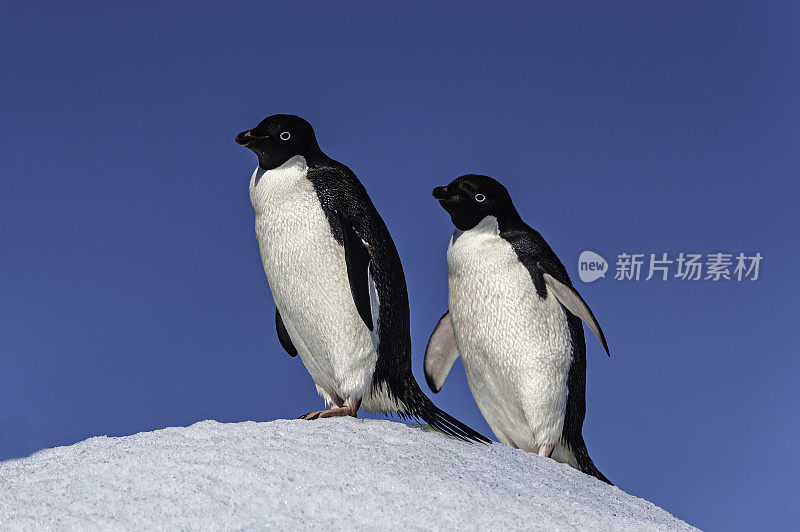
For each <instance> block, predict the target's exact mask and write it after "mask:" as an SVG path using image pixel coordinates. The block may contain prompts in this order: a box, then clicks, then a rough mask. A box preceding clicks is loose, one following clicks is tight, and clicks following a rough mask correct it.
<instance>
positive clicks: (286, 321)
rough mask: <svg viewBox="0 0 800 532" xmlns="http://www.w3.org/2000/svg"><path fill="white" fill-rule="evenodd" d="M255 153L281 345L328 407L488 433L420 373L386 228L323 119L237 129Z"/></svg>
mask: <svg viewBox="0 0 800 532" xmlns="http://www.w3.org/2000/svg"><path fill="white" fill-rule="evenodd" d="M235 140H236V142H237V143H238V144H240V145H241V146H244V147H246V148H248V149H249V150H251V151H252V152H253V153H255V155H256V156H257V157H258V166H257V167H256V169H255V171H254V172H253V174H252V176H251V178H250V201H251V203H252V206H253V210H254V212H255V232H256V237H257V240H258V245H259V249H260V252H261V260H262V262H263V265H264V271H265V272H266V275H267V282H268V284H269V288H270V290H271V292H272V297H273V299H274V301H275V306H276V312H275V327H276V329H277V334H278V339H279V341H280V344H281V346H282V347H283V348H284V350H285V351H286V352H287V353H288V354H289V355H290V356H297V355H299V356H300V360H302V362H303V364H304V365H305V367H306V369H307V370H308V372H309V374H310V375H311V378H312V379H313V381H314V384H315V385H316V388H317V392H318V393H319V395H320V396H321V397H322V399H323V400H324V402H325V404H326V406H327V408H326V409H324V410H320V411H317V412H310V413H308V414H305V415H304V416H301V419H318V418H326V417H335V416H353V417H355V416H356V413H357V411H358V410H359V408H363V409H365V410H368V411H371V412H380V413H391V412H394V413H397V414H398V415H400V416H401V417H402V418H408V417H411V418H418V419H422V420H423V421H425V422H426V423H428V424H429V425H431V426H432V427H434V428H436V429H438V430H440V431H442V432H444V433H447V434H450V435H452V436H455V437H457V438H460V439H463V440H471V441H480V442H487V443H488V442H490V440H489V439H488V438H486V437H484V436H483V435H481V434H480V433H478V432H476V431H475V430H473V429H471V428H470V427H468V426H466V425H465V424H463V423H461V422H460V421H458V420H456V419H455V418H453V417H451V416H450V415H449V414H447V413H445V412H443V411H442V410H440V409H439V408H437V407H436V406H435V405H434V404H433V402H432V401H431V400H430V399H429V398H428V397H427V396H426V395H425V394H424V393H423V392H422V390H421V389H420V387H419V385H418V384H417V382H416V380H415V379H414V376H413V374H412V372H411V335H410V326H409V308H408V293H407V291H406V282H405V277H404V274H403V267H402V265H401V263H400V257H399V256H398V253H397V248H396V247H395V245H394V242H393V241H392V237H391V235H390V234H389V230H388V229H387V228H386V225H385V224H384V222H383V219H382V218H381V216H380V215H379V214H378V211H377V210H376V209H375V206H374V205H373V204H372V201H371V200H370V197H369V196H368V195H367V191H366V189H365V188H364V186H363V185H362V184H361V182H360V181H359V180H358V178H356V176H355V174H354V173H353V172H352V171H351V170H350V168H348V167H347V166H345V165H344V164H342V163H340V162H337V161H335V160H333V159H331V158H330V157H328V156H327V155H325V153H323V151H322V150H321V149H320V147H319V144H318V143H317V139H316V135H315V134H314V129H313V128H312V127H311V124H309V123H308V122H307V121H306V120H304V119H302V118H300V117H298V116H294V115H284V114H278V115H272V116H269V117H267V118H265V119H264V120H263V121H261V122H260V123H259V124H258V125H257V126H256V127H254V128H252V129H248V130H247V131H243V132H242V133H239V134H238V135H237V136H236V139H235Z"/></svg>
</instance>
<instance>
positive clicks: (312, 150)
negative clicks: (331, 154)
mask: <svg viewBox="0 0 800 532" xmlns="http://www.w3.org/2000/svg"><path fill="white" fill-rule="evenodd" d="M236 143H237V144H241V145H242V146H244V147H245V148H247V149H249V150H252V151H253V153H255V154H256V155H257V156H258V166H260V167H261V168H262V169H263V170H272V169H273V168H277V167H279V166H280V165H282V164H283V163H285V162H286V161H288V160H289V159H291V158H292V157H294V156H295V155H302V156H303V157H305V158H306V159H309V158H311V157H314V156H317V155H321V154H322V152H321V151H320V149H319V145H318V144H317V137H316V136H315V135H314V128H312V127H311V124H309V123H308V122H306V121H305V120H303V119H302V118H300V117H299V116H294V115H272V116H268V117H267V118H265V119H264V120H262V121H261V123H259V124H258V125H257V126H256V127H254V128H253V129H248V130H247V131H242V132H241V133H239V134H238V135H236Z"/></svg>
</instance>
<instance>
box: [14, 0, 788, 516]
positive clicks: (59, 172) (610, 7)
mask: <svg viewBox="0 0 800 532" xmlns="http://www.w3.org/2000/svg"><path fill="white" fill-rule="evenodd" d="M563 4H564V3H550V4H546V3H523V2H519V3H493V5H492V6H491V7H489V6H485V5H480V4H469V3H467V4H465V3H463V2H459V3H444V2H442V3H437V4H436V5H429V4H428V3H404V4H402V5H401V4H395V5H390V4H388V3H372V2H357V3H356V2H351V3H321V2H306V3H302V4H294V3H291V4H290V3H274V4H269V3H263V2H249V3H247V2H243V3H236V4H235V5H230V4H226V5H225V6H223V5H207V6H204V5H202V4H198V3H182V4H181V3H169V4H164V5H156V4H153V5H151V6H143V5H142V4H140V3H137V4H128V5H116V6H112V5H110V4H108V3H99V2H98V3H93V4H80V5H77V6H70V7H66V6H65V5H63V4H61V3H37V4H35V5H33V4H28V5H23V4H19V3H15V4H10V3H8V4H5V5H4V7H3V8H2V16H1V17H0V28H1V29H2V31H0V43H1V44H2V50H3V54H2V56H0V66H1V67H2V72H3V74H4V75H3V78H4V82H3V83H2V85H0V95H2V102H3V103H2V106H3V119H2V121H0V131H2V137H0V138H2V157H3V172H2V184H3V189H4V192H3V193H2V194H0V243H2V247H3V249H4V253H5V258H4V260H2V261H0V277H1V278H2V279H3V282H2V283H0V323H1V324H2V325H0V331H1V332H0V352H2V355H1V356H2V367H3V369H2V371H0V438H1V439H0V458H9V457H15V456H22V455H25V454H28V453H30V452H33V451H35V450H37V449H41V448H44V447H51V446H56V445H64V444H70V443H74V442H76V441H80V440H82V439H85V438H87V437H90V436H96V435H103V434H107V435H126V434H131V433H135V432H138V431H143V430H153V429H157V428H161V427H165V426H174V425H188V424H191V423H193V422H195V421H198V420H203V419H217V420H220V421H228V422H235V421H243V420H271V419H276V418H291V417H296V416H297V415H299V414H302V413H304V412H307V411H310V410H312V409H317V408H319V407H320V406H321V401H320V400H319V398H318V397H317V395H316V393H315V391H314V387H313V384H312V382H311V380H310V377H309V376H308V373H307V372H306V371H305V369H304V368H303V366H302V364H301V363H300V361H299V360H298V359H293V358H290V357H288V356H287V355H286V354H285V353H284V352H283V351H282V350H281V348H280V345H279V344H278V340H277V337H276V335H275V331H274V326H273V312H274V306H273V303H272V300H271V297H270V295H269V293H268V289H267V285H266V278H265V276H264V272H263V270H262V267H261V263H260V260H259V255H258V249H257V244H256V241H255V236H254V231H253V213H252V209H251V207H250V204H249V199H248V193H247V184H248V180H249V176H250V173H251V172H252V170H253V168H254V166H255V158H254V156H253V155H252V154H251V153H249V152H248V151H247V150H244V149H242V148H241V147H239V146H237V145H236V144H234V142H233V137H234V135H235V134H236V133H237V132H239V131H241V130H243V129H246V128H248V127H251V126H253V125H255V124H256V123H257V122H258V121H260V120H261V119H262V118H263V117H265V116H266V115H269V114H273V113H295V114H299V115H301V116H304V117H305V118H307V119H308V120H309V121H311V123H312V124H313V125H314V126H315V128H316V130H317V135H318V138H319V141H320V144H321V146H322V147H323V149H324V150H325V151H326V152H327V153H328V154H329V155H331V156H332V157H333V158H335V159H338V160H340V161H342V162H344V163H345V164H347V165H349V166H350V167H351V168H352V169H353V170H354V171H355V172H356V174H357V175H358V176H359V177H360V178H361V180H362V182H363V183H364V184H365V186H366V187H367V189H368V191H369V192H370V194H371V196H372V198H373V200H374V202H375V204H376V206H377V207H378V209H379V210H380V212H381V213H382V215H383V217H384V219H385V220H386V222H387V225H388V226H389V228H390V230H391V231H392V234H393V235H394V238H395V242H396V243H397V246H398V249H399V251H400V255H401V257H402V259H403V265H404V268H405V271H406V276H407V280H408V286H409V290H410V300H411V319H412V338H413V342H414V370H415V373H416V375H417V379H418V380H419V381H420V382H421V383H423V386H424V378H423V375H422V357H423V351H424V346H425V343H426V341H427V338H428V335H429V334H430V331H431V330H432V328H433V326H434V325H435V323H436V320H437V319H438V317H439V316H440V315H441V313H442V311H443V310H444V308H445V307H446V299H447V295H446V265H445V256H444V254H445V248H446V245H447V241H448V238H449V234H450V232H451V230H452V226H451V224H450V221H449V219H448V217H447V215H446V213H445V212H444V211H443V210H442V209H441V208H440V207H439V206H438V205H437V204H436V202H435V201H434V200H433V199H432V198H431V197H430V190H431V189H432V188H433V186H435V185H439V184H445V183H447V182H448V181H450V180H451V179H452V178H454V177H456V176H457V175H460V174H462V173H467V172H476V173H486V174H489V175H492V176H494V177H496V178H498V179H499V180H500V181H502V182H503V183H504V184H506V186H507V187H508V188H509V189H510V191H511V194H512V197H513V198H514V199H515V201H516V204H517V206H518V208H519V210H520V212H521V213H522V215H523V217H524V218H525V220H526V221H527V222H528V223H529V224H530V225H532V226H533V227H535V228H537V229H538V230H540V232H542V234H543V235H544V236H545V238H546V239H548V241H549V242H550V244H551V245H552V246H553V248H554V249H555V251H556V252H557V253H558V254H559V256H560V257H561V259H562V261H563V262H564V263H565V265H566V266H567V269H568V271H569V272H570V274H571V275H572V276H573V280H574V281H575V283H576V285H577V286H578V288H579V289H580V291H581V293H582V294H583V296H584V298H585V299H586V300H587V301H588V302H589V304H590V305H591V307H592V309H593V310H594V312H595V314H596V315H597V317H598V319H599V321H600V323H601V325H602V326H603V329H604V331H605V333H606V336H607V338H608V342H609V346H610V348H611V352H612V355H613V356H612V357H611V358H610V359H608V358H607V357H605V355H604V354H603V352H602V348H601V347H600V345H599V343H598V342H597V341H595V340H594V338H591V337H590V338H589V342H588V345H589V350H588V353H587V357H588V365H589V368H588V390H587V396H588V400H587V405H588V414H587V418H586V424H585V426H584V435H585V437H586V440H587V443H588V446H589V450H590V452H591V455H592V457H593V458H594V460H595V462H596V463H597V465H598V466H599V467H600V469H601V470H602V471H603V472H604V473H605V474H606V475H607V476H608V477H609V478H610V479H612V480H613V481H614V482H615V483H617V484H618V485H619V486H620V487H621V488H623V489H625V490H626V491H628V492H630V493H633V494H635V495H638V496H641V497H645V498H648V499H650V500H652V501H653V502H655V503H657V504H659V505H661V506H663V507H665V508H667V509H668V510H669V511H671V512H673V513H674V514H675V515H677V516H678V517H681V518H683V519H686V520H688V521H689V522H691V523H693V524H696V525H698V526H701V527H704V528H710V529H727V530H734V529H751V528H754V527H763V526H772V527H789V526H790V523H793V522H794V521H795V515H794V510H795V509H796V508H795V505H796V499H797V494H798V488H800V485H799V483H798V480H797V478H798V473H800V471H798V468H797V465H796V460H794V455H795V453H796V447H797V443H796V442H797V439H798V436H800V431H799V430H798V428H797V423H796V419H797V414H796V408H797V406H798V400H797V397H796V386H795V380H796V378H797V375H798V370H800V363H798V356H797V353H796V351H797V348H796V344H797V340H798V334H797V329H796V321H797V318H798V313H797V305H796V304H795V303H794V301H793V299H794V298H796V297H797V296H798V290H797V288H798V283H797V281H796V275H797V274H796V268H797V264H798V263H800V253H798V250H797V245H796V243H797V238H796V236H795V234H794V233H795V232H796V231H797V227H798V218H797V214H796V201H797V193H798V187H797V185H796V177H797V169H798V167H800V164H799V163H800V155H798V153H799V152H798V149H797V145H798V140H800V126H799V124H800V120H798V119H800V103H799V102H798V97H797V95H798V94H800V68H799V67H798V65H799V64H800V62H798V59H799V58H798V50H800V42H798V40H799V39H800V38H798V33H797V31H796V28H797V23H798V15H800V10H798V7H797V6H796V5H792V3H789V2H770V3H739V2H717V3H714V2H702V3H679V4H675V3H663V2H612V3H602V4H601V3H592V2H586V3H583V2H573V3H570V4H569V5H568V6H566V5H563ZM585 249H591V250H593V251H596V252H598V253H599V254H601V255H602V256H604V257H606V258H607V259H608V260H609V261H610V262H613V261H614V260H615V259H616V256H617V255H618V254H619V253H623V252H627V253H631V252H636V253H659V254H660V253H669V254H671V255H676V254H678V253H680V252H697V253H704V254H705V253H716V252H725V253H739V252H745V253H748V254H753V253H755V252H759V253H761V254H762V255H763V257H764V259H763V262H762V264H761V270H760V277H759V279H758V280H757V281H755V282H749V281H743V282H737V281H735V280H732V281H721V282H718V283H714V282H711V281H694V282H692V281H681V280H677V279H671V280H668V281H664V282H661V281H653V280H651V281H649V282H645V281H643V280H640V281H638V282H637V281H615V280H614V279H613V278H612V277H611V276H607V277H606V278H605V279H600V280H598V281H595V282H594V283H591V284H585V283H581V282H580V281H579V280H578V279H577V257H578V255H579V253H580V252H581V251H582V250H585ZM612 266H613V265H612ZM435 399H436V401H437V403H438V404H439V405H440V406H441V407H442V408H444V409H446V410H448V411H449V412H451V413H452V414H454V415H456V416H457V417H459V418H460V419H462V420H463V421H465V422H467V423H469V424H471V425H472V426H474V427H475V428H477V429H480V430H482V431H484V432H486V433H487V434H488V433H489V429H488V427H487V426H486V424H485V422H484V421H483V419H482V418H481V416H480V413H479V411H478V409H477V407H476V406H475V404H474V401H473V400H472V397H471V394H470V393H469V389H468V387H467V384H466V380H465V377H464V373H463V369H462V368H461V366H460V364H459V365H457V366H456V367H454V370H453V372H452V373H451V375H450V377H449V378H448V381H447V383H446V385H445V387H444V389H443V390H442V392H441V393H440V394H439V395H438V396H436V397H435Z"/></svg>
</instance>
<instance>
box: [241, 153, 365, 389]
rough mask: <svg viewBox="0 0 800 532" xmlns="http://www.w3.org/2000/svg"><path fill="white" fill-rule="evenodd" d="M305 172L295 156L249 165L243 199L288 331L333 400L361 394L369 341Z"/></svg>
mask: <svg viewBox="0 0 800 532" xmlns="http://www.w3.org/2000/svg"><path fill="white" fill-rule="evenodd" d="M306 172H307V167H306V163H305V159H303V158H302V157H293V158H292V159H290V160H289V161H287V162H286V163H285V164H284V165H282V166H281V167H279V168H276V169H274V170H269V171H266V172H265V171H263V170H260V169H258V168H257V169H256V171H255V172H254V173H253V177H252V178H251V180H250V199H251V202H252V204H253V208H254V210H255V214H256V236H257V238H258V244H259V248H260V250H261V260H262V262H263V264H264V271H265V272H266V274H267V281H268V282H269V287H270V290H271V291H272V296H273V298H274V300H275V305H276V306H277V308H278V311H279V312H280V314H281V317H282V319H283V323H284V325H285V326H286V330H287V332H288V333H289V337H290V338H291V340H292V343H293V344H294V346H295V348H296V349H297V352H298V354H299V355H300V358H301V359H302V361H303V364H305V366H306V369H308V372H309V373H310V374H311V378H312V379H313V380H314V383H315V384H316V385H317V391H318V392H319V393H320V395H321V396H322V397H323V398H324V399H325V401H326V402H327V403H328V404H340V403H341V401H343V400H345V399H348V398H355V399H360V398H362V397H363V396H364V395H365V393H366V392H367V390H368V389H369V387H370V385H371V384H372V376H373V373H374V371H375V362H376V361H377V351H376V341H375V340H374V337H373V335H372V333H371V332H370V331H369V329H368V328H367V327H366V326H365V325H364V322H363V321H362V320H361V317H360V315H359V314H358V311H357V310H356V306H355V303H354V301H353V297H352V295H351V292H350V283H349V280H348V276H347V266H346V263H345V255H344V248H343V247H342V245H341V244H339V243H338V242H337V241H336V239H335V238H334V236H333V234H332V233H331V229H330V225H329V223H328V220H327V218H326V216H325V213H324V211H323V210H322V206H321V205H320V202H319V199H318V197H317V194H316V192H315V191H314V187H313V185H312V184H311V182H310V181H309V180H308V179H306ZM259 174H262V175H260V177H259ZM257 177H259V178H258V183H256V179H257Z"/></svg>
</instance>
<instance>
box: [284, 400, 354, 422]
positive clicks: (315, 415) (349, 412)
mask: <svg viewBox="0 0 800 532" xmlns="http://www.w3.org/2000/svg"><path fill="white" fill-rule="evenodd" d="M359 406H361V400H360V399H359V400H352V399H348V400H347V401H345V402H344V406H339V407H336V408H329V409H328V410H320V411H318V412H309V413H308V414H304V415H302V416H300V417H299V418H297V419H322V418H324V417H342V416H351V417H358V416H357V415H356V413H357V412H358V407H359Z"/></svg>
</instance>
